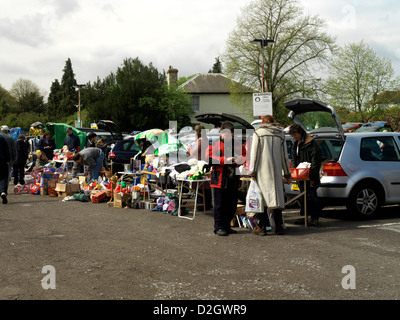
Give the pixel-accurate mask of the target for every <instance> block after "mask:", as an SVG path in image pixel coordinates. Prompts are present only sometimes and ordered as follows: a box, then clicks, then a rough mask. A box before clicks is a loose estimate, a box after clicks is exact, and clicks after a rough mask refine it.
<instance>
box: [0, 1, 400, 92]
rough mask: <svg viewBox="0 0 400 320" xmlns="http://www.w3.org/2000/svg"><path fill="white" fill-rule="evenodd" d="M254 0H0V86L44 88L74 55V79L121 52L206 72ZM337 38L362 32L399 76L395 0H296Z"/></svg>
mask: <svg viewBox="0 0 400 320" xmlns="http://www.w3.org/2000/svg"><path fill="white" fill-rule="evenodd" d="M250 2H251V0H153V1H143V0H114V1H108V0H85V1H83V0H29V1H28V0H13V1H12V2H9V1H7V2H6V1H5V0H1V11H0V85H2V86H3V87H4V88H5V89H7V90H9V89H10V88H11V85H12V83H13V82H15V81H16V80H18V79H20V78H22V79H28V80H31V81H33V82H34V83H36V84H37V85H38V86H39V87H40V89H42V90H45V91H47V93H48V92H49V90H50V86H51V83H52V81H54V79H59V80H61V77H62V73H63V72H62V70H63V68H64V66H65V61H66V60H67V59H68V58H71V61H72V67H73V70H74V73H75V78H76V80H77V82H78V83H87V82H88V81H91V82H93V81H95V80H96V79H97V77H100V79H103V78H104V77H105V76H107V75H109V74H110V73H111V72H115V71H116V69H117V68H118V67H119V66H120V65H121V64H122V62H123V60H124V59H125V58H128V57H131V58H136V57H139V59H140V60H141V61H142V62H143V63H144V64H149V63H150V62H152V63H153V65H154V66H155V67H156V68H157V69H158V70H159V71H162V70H167V69H168V66H169V65H172V66H173V67H175V68H177V69H178V70H179V76H189V75H192V74H196V73H205V72H207V71H208V70H209V69H210V68H211V67H212V65H213V64H214V62H215V58H216V57H217V56H219V55H220V54H221V53H222V52H223V51H224V48H225V42H226V40H227V38H228V34H229V33H230V32H231V31H232V30H233V29H234V28H235V26H236V18H237V17H238V15H240V14H241V8H243V7H244V6H245V5H246V4H248V3H250ZM301 3H302V5H303V6H304V8H305V12H308V13H311V14H317V15H319V16H320V17H322V18H324V19H326V21H327V22H328V26H329V32H330V33H331V34H332V35H336V36H337V40H338V43H339V44H343V43H348V42H359V41H361V40H362V39H364V41H365V42H366V43H368V44H369V45H371V46H372V48H373V49H374V50H375V51H376V52H377V53H378V54H379V55H380V56H384V57H388V58H390V59H391V61H392V64H393V66H394V68H395V70H396V73H397V75H399V76H400V32H399V30H400V19H398V17H399V16H400V15H399V11H400V2H399V1H398V0H379V1H376V0H324V1H321V0H301Z"/></svg>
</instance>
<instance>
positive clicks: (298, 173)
mask: <svg viewBox="0 0 400 320" xmlns="http://www.w3.org/2000/svg"><path fill="white" fill-rule="evenodd" d="M290 174H291V176H292V179H300V178H303V179H304V178H308V177H309V175H310V168H290Z"/></svg>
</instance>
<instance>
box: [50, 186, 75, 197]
mask: <svg viewBox="0 0 400 320" xmlns="http://www.w3.org/2000/svg"><path fill="white" fill-rule="evenodd" d="M55 191H57V193H58V196H59V197H60V198H65V197H69V196H72V195H74V194H75V193H79V192H80V185H79V183H57V184H56V189H55Z"/></svg>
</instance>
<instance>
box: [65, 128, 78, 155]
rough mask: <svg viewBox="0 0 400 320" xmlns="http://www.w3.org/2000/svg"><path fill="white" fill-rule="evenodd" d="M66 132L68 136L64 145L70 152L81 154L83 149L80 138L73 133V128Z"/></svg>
mask: <svg viewBox="0 0 400 320" xmlns="http://www.w3.org/2000/svg"><path fill="white" fill-rule="evenodd" d="M66 131H67V136H66V137H65V139H64V145H65V146H67V147H68V151H70V152H79V151H80V148H81V141H80V140H79V137H78V136H77V135H76V134H74V133H73V132H72V127H68V128H67V130H66Z"/></svg>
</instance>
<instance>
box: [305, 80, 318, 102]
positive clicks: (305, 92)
mask: <svg viewBox="0 0 400 320" xmlns="http://www.w3.org/2000/svg"><path fill="white" fill-rule="evenodd" d="M317 81H321V78H313V79H304V80H303V81H302V83H303V88H302V91H303V94H302V96H303V98H304V97H305V93H306V87H305V83H306V82H313V83H315V82H317Z"/></svg>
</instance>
